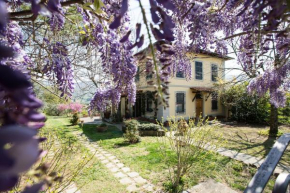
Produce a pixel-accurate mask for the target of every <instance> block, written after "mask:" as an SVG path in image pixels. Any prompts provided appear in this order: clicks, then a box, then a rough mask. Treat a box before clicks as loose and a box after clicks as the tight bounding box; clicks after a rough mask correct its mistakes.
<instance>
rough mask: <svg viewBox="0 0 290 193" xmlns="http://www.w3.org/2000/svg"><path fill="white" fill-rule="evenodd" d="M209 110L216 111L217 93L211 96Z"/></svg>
mask: <svg viewBox="0 0 290 193" xmlns="http://www.w3.org/2000/svg"><path fill="white" fill-rule="evenodd" d="M211 110H212V111H216V110H218V94H217V93H212V94H211Z"/></svg>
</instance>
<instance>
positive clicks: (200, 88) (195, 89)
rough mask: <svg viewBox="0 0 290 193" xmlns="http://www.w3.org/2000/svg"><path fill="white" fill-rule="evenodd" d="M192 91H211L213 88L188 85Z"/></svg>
mask: <svg viewBox="0 0 290 193" xmlns="http://www.w3.org/2000/svg"><path fill="white" fill-rule="evenodd" d="M190 89H191V90H192V92H213V91H214V89H213V88H212V87H198V86H196V87H190Z"/></svg>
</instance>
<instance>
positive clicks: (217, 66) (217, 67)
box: [210, 64, 219, 82]
mask: <svg viewBox="0 0 290 193" xmlns="http://www.w3.org/2000/svg"><path fill="white" fill-rule="evenodd" d="M213 66H216V71H217V79H218V77H219V65H217V64H211V68H210V71H211V77H210V80H211V81H212V82H217V80H216V81H214V80H212V75H213V71H212V67H213Z"/></svg>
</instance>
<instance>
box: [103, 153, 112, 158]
mask: <svg viewBox="0 0 290 193" xmlns="http://www.w3.org/2000/svg"><path fill="white" fill-rule="evenodd" d="M104 156H106V157H110V156H112V154H109V153H104Z"/></svg>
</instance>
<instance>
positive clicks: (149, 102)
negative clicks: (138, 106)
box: [146, 92, 153, 112]
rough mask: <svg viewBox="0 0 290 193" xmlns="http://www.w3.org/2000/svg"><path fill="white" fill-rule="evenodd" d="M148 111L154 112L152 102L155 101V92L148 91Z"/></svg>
mask: <svg viewBox="0 0 290 193" xmlns="http://www.w3.org/2000/svg"><path fill="white" fill-rule="evenodd" d="M146 95H147V96H146V99H147V100H146V111H147V112H153V108H152V103H153V94H152V93H151V92H147V94H146Z"/></svg>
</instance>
